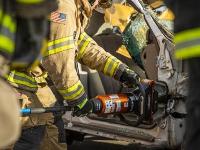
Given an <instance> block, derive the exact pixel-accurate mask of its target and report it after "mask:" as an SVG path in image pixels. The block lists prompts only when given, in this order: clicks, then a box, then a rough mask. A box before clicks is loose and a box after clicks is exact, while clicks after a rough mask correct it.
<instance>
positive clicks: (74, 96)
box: [64, 87, 84, 101]
mask: <svg viewBox="0 0 200 150" xmlns="http://www.w3.org/2000/svg"><path fill="white" fill-rule="evenodd" d="M83 93H84V88H83V87H82V88H81V90H79V91H78V92H76V93H75V94H73V95H70V96H64V99H65V100H69V101H73V100H75V99H77V98H79V97H80V96H81V95H82V94H83Z"/></svg>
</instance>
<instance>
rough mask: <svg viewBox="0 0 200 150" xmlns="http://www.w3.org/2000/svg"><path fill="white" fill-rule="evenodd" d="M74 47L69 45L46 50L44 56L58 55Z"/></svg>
mask: <svg viewBox="0 0 200 150" xmlns="http://www.w3.org/2000/svg"><path fill="white" fill-rule="evenodd" d="M74 47H75V44H71V45H66V46H63V47H59V48H56V49H52V50H48V51H47V52H46V54H45V55H44V56H48V55H52V54H56V53H59V52H62V51H65V50H69V49H72V48H74Z"/></svg>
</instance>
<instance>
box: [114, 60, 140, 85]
mask: <svg viewBox="0 0 200 150" xmlns="http://www.w3.org/2000/svg"><path fill="white" fill-rule="evenodd" d="M115 78H116V79H117V80H119V81H120V82H122V83H124V84H126V85H127V86H128V87H135V86H138V85H139V84H140V77H139V75H138V74H137V73H135V71H133V70H131V69H129V68H128V66H126V65H124V64H122V65H120V66H119V68H118V70H117V72H116V75H115Z"/></svg>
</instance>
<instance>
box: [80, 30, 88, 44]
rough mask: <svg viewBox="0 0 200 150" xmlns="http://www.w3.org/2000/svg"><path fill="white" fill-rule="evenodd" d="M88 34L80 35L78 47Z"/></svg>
mask: <svg viewBox="0 0 200 150" xmlns="http://www.w3.org/2000/svg"><path fill="white" fill-rule="evenodd" d="M86 35H87V34H86V33H85V32H84V33H82V34H81V35H80V39H79V40H78V45H79V44H80V43H81V42H82V40H83V39H84V37H85V36H86Z"/></svg>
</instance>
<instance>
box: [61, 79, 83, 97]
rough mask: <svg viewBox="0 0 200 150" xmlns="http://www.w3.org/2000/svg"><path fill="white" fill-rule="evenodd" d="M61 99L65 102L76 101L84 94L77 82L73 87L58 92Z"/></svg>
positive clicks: (79, 83) (81, 86)
mask: <svg viewBox="0 0 200 150" xmlns="http://www.w3.org/2000/svg"><path fill="white" fill-rule="evenodd" d="M58 91H59V92H60V94H61V95H62V96H63V98H64V99H65V100H67V101H73V100H76V99H78V98H79V97H80V96H82V95H83V93H85V90H84V87H83V85H82V84H81V82H80V81H78V82H77V83H76V84H74V85H73V86H71V87H69V88H66V89H59V90H58Z"/></svg>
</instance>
